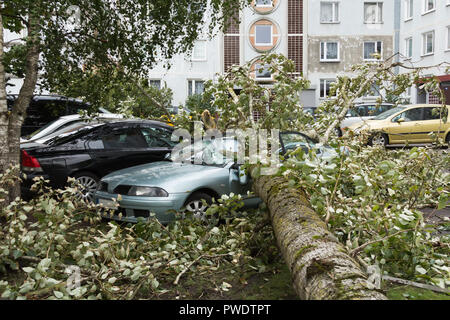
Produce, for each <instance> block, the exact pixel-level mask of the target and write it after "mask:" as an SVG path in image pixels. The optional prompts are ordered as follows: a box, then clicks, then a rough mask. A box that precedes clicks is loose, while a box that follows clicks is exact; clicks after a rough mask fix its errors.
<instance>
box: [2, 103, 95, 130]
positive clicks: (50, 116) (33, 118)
mask: <svg viewBox="0 0 450 320" xmlns="http://www.w3.org/2000/svg"><path fill="white" fill-rule="evenodd" d="M16 99H17V95H8V96H7V103H8V109H9V110H12V108H13V105H14V102H15V101H16ZM88 108H89V104H87V103H84V102H83V101H81V100H79V99H73V98H67V97H64V96H59V95H35V96H33V99H32V100H31V102H30V105H29V106H28V108H27V116H26V118H25V120H24V122H23V124H22V128H21V134H20V136H21V137H26V136H28V135H30V134H31V133H33V132H34V131H36V130H38V129H40V128H41V127H43V126H45V125H46V124H48V123H50V122H52V121H53V120H56V119H58V118H59V117H61V116H66V115H70V114H77V113H78V112H79V111H80V110H87V109H88Z"/></svg>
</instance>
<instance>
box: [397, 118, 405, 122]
mask: <svg viewBox="0 0 450 320" xmlns="http://www.w3.org/2000/svg"><path fill="white" fill-rule="evenodd" d="M402 122H405V118H398V119H397V123H402Z"/></svg>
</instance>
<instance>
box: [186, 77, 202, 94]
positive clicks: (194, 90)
mask: <svg viewBox="0 0 450 320" xmlns="http://www.w3.org/2000/svg"><path fill="white" fill-rule="evenodd" d="M203 91H205V81H203V80H188V95H190V96H192V95H194V94H202V93H203Z"/></svg>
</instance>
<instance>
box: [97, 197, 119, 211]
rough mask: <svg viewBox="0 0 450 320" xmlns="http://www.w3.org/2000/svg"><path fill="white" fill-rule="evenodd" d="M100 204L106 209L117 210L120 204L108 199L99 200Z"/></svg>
mask: <svg viewBox="0 0 450 320" xmlns="http://www.w3.org/2000/svg"><path fill="white" fill-rule="evenodd" d="M98 204H101V205H103V207H104V208H106V209H117V207H118V203H117V202H114V201H112V200H108V199H98Z"/></svg>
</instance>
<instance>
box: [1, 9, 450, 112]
mask: <svg viewBox="0 0 450 320" xmlns="http://www.w3.org/2000/svg"><path fill="white" fill-rule="evenodd" d="M235 15H236V16H238V17H239V20H240V23H231V24H230V25H229V27H228V28H227V29H226V30H225V31H224V32H219V33H218V34H217V35H216V36H215V37H213V38H212V39H208V38H207V37H206V32H205V37H200V38H199V39H198V40H197V41H196V42H195V45H194V48H193V50H192V52H190V53H187V54H180V55H177V56H175V57H173V58H172V59H171V60H170V63H169V64H170V66H171V67H170V68H167V65H168V64H167V62H161V63H160V64H158V65H157V66H156V67H155V68H154V69H153V70H151V72H150V73H149V79H150V82H151V84H152V85H154V86H156V87H159V88H161V87H163V86H167V87H169V88H171V89H172V90H173V101H172V105H173V106H175V107H176V106H179V105H184V104H185V102H186V99H187V98H188V97H189V96H190V95H192V94H196V93H202V92H203V90H204V83H205V81H207V80H213V81H214V80H215V79H216V78H217V76H218V74H223V73H224V72H226V71H227V70H228V69H229V68H230V67H231V66H232V65H243V64H245V63H247V62H252V63H253V64H254V67H255V68H254V70H255V72H254V77H255V78H256V79H257V80H258V81H261V83H264V84H265V85H270V82H271V81H272V79H271V75H270V73H269V72H268V71H267V70H264V66H261V65H259V64H258V57H260V56H261V55H263V54H264V53H267V52H275V53H280V54H283V55H285V56H286V57H288V58H289V59H291V60H293V61H294V63H295V66H296V70H295V73H294V76H300V75H303V76H304V77H305V78H306V79H308V80H309V81H310V82H311V87H310V88H309V89H308V90H304V91H303V92H302V93H301V96H300V98H301V103H302V105H303V106H304V107H317V106H318V105H319V104H320V103H321V102H322V101H323V100H325V99H326V98H327V96H328V94H329V89H330V85H331V84H332V83H333V81H335V79H336V77H337V75H342V74H350V67H351V66H352V65H354V64H359V63H363V62H365V61H376V60H377V59H386V58H389V57H391V56H392V55H394V54H395V53H400V55H398V56H396V57H395V59H398V60H401V61H402V62H403V63H406V64H410V65H413V66H429V65H436V64H439V63H442V62H450V0H378V1H376V0H253V1H252V3H251V6H250V7H248V8H245V9H244V10H242V11H241V12H236V13H235ZM5 37H6V39H5V40H6V41H8V40H10V39H8V38H11V39H13V38H14V35H12V34H8V33H7V34H6V36H5ZM256 70H257V71H256ZM261 70H262V71H261ZM398 72H402V71H401V70H399V69H398ZM431 75H434V76H437V77H438V79H439V80H440V81H441V85H442V88H443V89H444V91H445V92H446V93H447V97H448V95H449V94H450V83H449V82H450V77H449V76H448V75H445V70H443V69H442V68H435V69H434V70H430V76H431ZM10 83H11V84H15V86H9V87H7V91H8V93H18V91H19V90H20V86H21V83H22V80H21V79H15V78H14V76H12V77H11V79H10ZM377 96H378V94H377V92H376V90H375V91H374V92H373V95H369V96H367V97H364V98H362V99H361V102H366V101H374V100H375V99H376V98H377ZM407 98H409V100H410V101H411V102H412V103H428V102H430V103H431V102H436V97H433V96H431V95H429V94H427V93H426V92H423V91H421V90H420V89H418V88H416V87H413V88H411V89H410V90H409V91H408V93H407ZM448 101H450V97H449V98H447V103H450V102H448Z"/></svg>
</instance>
